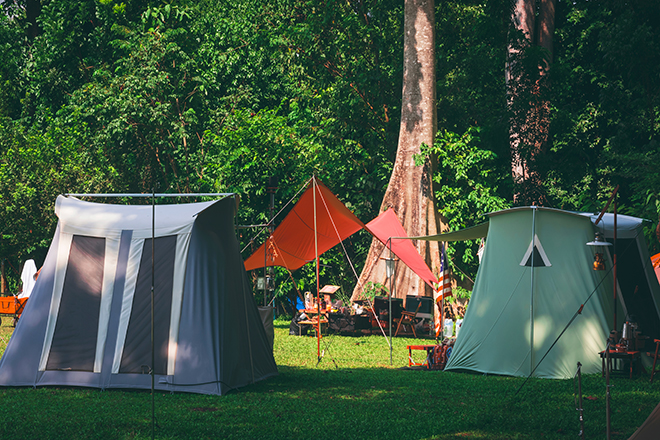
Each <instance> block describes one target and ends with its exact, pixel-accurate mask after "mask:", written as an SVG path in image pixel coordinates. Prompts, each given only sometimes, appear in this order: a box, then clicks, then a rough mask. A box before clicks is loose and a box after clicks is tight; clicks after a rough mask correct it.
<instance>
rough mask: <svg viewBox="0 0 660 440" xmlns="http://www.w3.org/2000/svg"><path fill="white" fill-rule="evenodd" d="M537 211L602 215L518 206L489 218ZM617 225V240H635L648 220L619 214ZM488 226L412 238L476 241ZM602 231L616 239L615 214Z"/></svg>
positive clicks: (601, 224) (609, 215)
mask: <svg viewBox="0 0 660 440" xmlns="http://www.w3.org/2000/svg"><path fill="white" fill-rule="evenodd" d="M532 209H536V210H539V211H548V212H560V213H562V214H568V215H575V216H578V217H589V218H590V220H591V223H595V222H596V220H597V219H598V216H599V215H600V213H595V214H592V213H590V212H576V211H564V210H561V209H556V208H545V207H542V206H518V207H515V208H510V209H503V210H501V211H494V212H490V213H488V216H489V217H495V216H498V215H502V214H508V213H511V212H518V211H530V210H532ZM616 219H617V225H616V233H617V238H635V237H636V236H637V235H638V230H639V228H640V227H641V225H642V224H643V223H644V222H645V221H648V220H645V219H641V218H637V217H632V216H629V215H623V214H617V216H616ZM488 225H489V222H488V221H485V222H483V223H479V224H478V225H475V226H471V227H469V228H464V229H459V230H458V231H453V232H445V233H443V234H437V235H426V236H421V237H410V239H413V240H427V241H444V242H450V241H465V240H475V239H477V238H482V237H486V236H487V235H488ZM595 226H596V227H597V228H599V229H600V230H601V231H603V232H604V234H605V237H606V238H613V237H614V214H612V213H605V214H604V215H603V218H602V219H601V220H600V222H598V224H597V225H595Z"/></svg>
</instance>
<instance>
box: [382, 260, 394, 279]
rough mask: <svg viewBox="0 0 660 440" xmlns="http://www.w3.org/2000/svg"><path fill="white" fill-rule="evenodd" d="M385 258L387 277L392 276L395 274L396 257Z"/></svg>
mask: <svg viewBox="0 0 660 440" xmlns="http://www.w3.org/2000/svg"><path fill="white" fill-rule="evenodd" d="M384 260H385V274H386V276H387V278H392V276H393V275H394V261H395V259H394V258H384Z"/></svg>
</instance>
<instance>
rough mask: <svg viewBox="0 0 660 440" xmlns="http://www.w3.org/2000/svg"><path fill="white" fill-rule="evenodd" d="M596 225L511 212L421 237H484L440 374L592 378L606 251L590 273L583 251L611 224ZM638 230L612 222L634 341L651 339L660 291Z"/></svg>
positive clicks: (607, 319) (608, 291)
mask: <svg viewBox="0 0 660 440" xmlns="http://www.w3.org/2000/svg"><path fill="white" fill-rule="evenodd" d="M596 219H597V216H596V215H593V214H591V213H579V212H569V211H562V210H558V209H552V208H541V207H534V206H532V207H518V208H513V209H508V210H504V211H498V212H494V213H491V214H489V221H488V222H487V223H484V224H481V225H478V226H476V227H473V228H469V229H465V230H461V231H456V232H452V233H447V234H441V235H438V236H433V237H425V239H433V240H438V241H456V240H465V239H476V238H480V237H484V236H487V240H486V244H485V249H484V255H483V259H482V262H481V265H480V267H479V270H478V273H477V278H476V280H475V285H474V290H473V291H472V296H471V302H470V304H471V305H470V307H469V309H468V310H467V313H466V315H465V320H464V322H463V326H462V328H461V332H460V336H459V337H458V338H457V340H456V345H455V346H454V350H453V353H452V356H451V358H450V359H449V362H448V363H447V367H446V370H453V371H457V370H472V371H479V372H483V373H490V374H504V375H513V376H528V375H529V374H530V373H531V372H532V371H534V376H536V377H544V378H570V377H572V376H573V368H574V365H575V364H576V363H577V362H578V361H579V362H581V363H582V372H583V373H586V374H593V373H597V372H599V371H600V369H601V362H600V358H599V354H598V353H599V352H601V351H602V350H603V347H604V345H605V343H606V340H607V337H608V335H609V333H610V330H611V328H610V326H611V324H612V322H613V310H614V298H613V295H612V292H613V291H614V283H613V276H612V273H611V268H612V267H613V264H612V261H611V260H612V258H611V254H610V252H609V250H608V249H607V248H606V249H605V255H604V256H605V258H606V260H607V267H608V270H605V271H594V270H593V264H592V263H593V260H594V250H593V247H591V246H585V243H587V242H589V241H590V240H592V239H593V237H594V233H595V232H596V231H597V230H598V231H601V232H602V233H603V235H604V237H605V239H608V240H609V239H612V238H613V236H614V224H613V221H614V218H613V215H612V214H605V215H604V216H603V217H602V220H601V222H599V224H598V226H597V227H596V226H594V225H593V223H594V222H595V220H596ZM642 222H643V220H642V219H639V218H635V217H630V216H625V215H618V227H617V231H618V232H617V233H618V238H617V248H618V250H617V253H618V254H619V257H620V258H619V260H618V262H617V266H618V276H617V293H618V296H617V302H618V304H619V305H618V307H620V308H621V309H622V310H623V311H624V315H626V316H630V315H632V314H634V315H635V316H636V322H637V323H638V324H639V330H640V331H641V332H643V333H644V334H645V335H647V336H649V337H651V338H660V312H659V311H658V304H659V303H660V285H658V280H657V278H656V277H655V276H653V272H652V268H651V264H650V259H649V256H648V251H647V245H646V242H645V239H644V234H643V233H642ZM418 238H419V237H418ZM635 292H636V293H635ZM569 323H570V325H568V324H569ZM567 325H568V327H567Z"/></svg>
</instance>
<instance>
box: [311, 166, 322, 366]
mask: <svg viewBox="0 0 660 440" xmlns="http://www.w3.org/2000/svg"><path fill="white" fill-rule="evenodd" d="M317 188H318V186H317V183H316V175H313V176H312V195H313V197H312V200H313V205H314V255H315V256H316V308H317V312H318V313H317V315H316V321H317V323H316V327H317V328H316V350H317V356H318V362H321V292H320V291H319V290H320V289H319V287H320V284H319V241H318V229H317V225H316V189H317Z"/></svg>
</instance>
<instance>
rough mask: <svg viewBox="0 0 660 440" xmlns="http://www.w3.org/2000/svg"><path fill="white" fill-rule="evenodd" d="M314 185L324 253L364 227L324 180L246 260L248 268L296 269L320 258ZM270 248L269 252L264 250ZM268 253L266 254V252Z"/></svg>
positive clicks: (299, 202)
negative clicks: (317, 256)
mask: <svg viewBox="0 0 660 440" xmlns="http://www.w3.org/2000/svg"><path fill="white" fill-rule="evenodd" d="M314 188H316V229H317V231H318V253H319V255H321V254H322V253H324V252H325V251H327V250H328V249H330V248H332V247H333V246H335V245H336V244H338V243H339V242H341V241H343V240H345V239H346V238H348V237H350V236H351V235H353V234H354V233H356V232H357V231H359V230H360V229H362V228H363V227H364V223H362V222H361V221H360V220H359V219H358V218H357V217H356V216H355V215H354V214H353V213H352V212H351V211H350V210H349V209H348V208H347V207H346V206H344V204H343V203H342V202H340V201H339V199H337V197H336V196H335V195H334V194H333V193H332V192H331V191H330V190H329V189H328V188H327V187H326V186H325V185H323V184H322V183H320V182H318V181H317V184H316V185H314V184H312V185H311V186H310V187H309V188H307V190H305V192H304V193H303V195H302V196H301V197H300V200H299V201H298V203H296V205H295V206H294V207H293V209H292V210H291V212H289V214H288V215H287V216H286V217H285V218H284V220H283V221H282V223H280V225H279V226H278V227H277V229H275V231H274V232H273V235H271V236H270V237H269V238H268V240H267V241H266V244H265V245H261V247H259V249H257V250H256V251H255V252H254V253H253V254H252V255H251V256H250V257H249V258H248V259H247V260H246V261H245V269H246V270H253V269H258V268H260V267H264V266H282V267H286V268H287V269H289V270H296V269H298V268H300V267H302V266H304V265H305V264H307V263H309V262H311V261H314V259H316V250H315V246H314V190H313V189H314ZM266 245H267V246H268V247H267V252H266V251H265V250H264V249H265V247H264V246H266ZM265 252H266V253H265Z"/></svg>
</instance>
